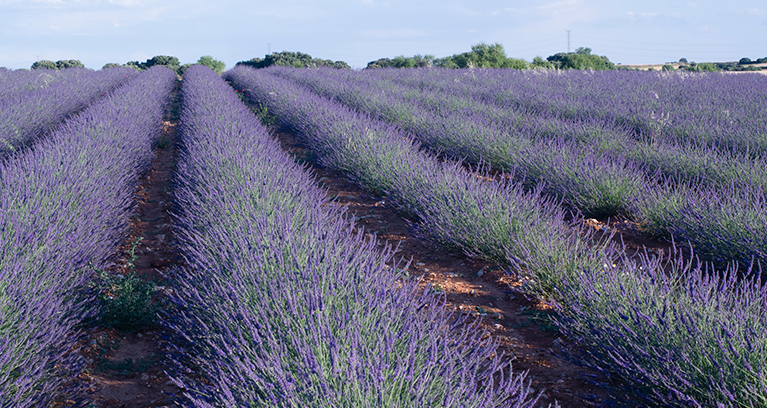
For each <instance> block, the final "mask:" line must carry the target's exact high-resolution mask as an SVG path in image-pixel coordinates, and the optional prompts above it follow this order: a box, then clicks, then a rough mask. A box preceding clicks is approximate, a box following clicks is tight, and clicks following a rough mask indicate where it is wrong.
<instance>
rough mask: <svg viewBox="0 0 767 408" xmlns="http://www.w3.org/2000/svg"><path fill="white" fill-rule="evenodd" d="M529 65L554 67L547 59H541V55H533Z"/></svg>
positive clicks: (546, 67)
mask: <svg viewBox="0 0 767 408" xmlns="http://www.w3.org/2000/svg"><path fill="white" fill-rule="evenodd" d="M530 66H531V67H533V68H545V69H553V68H554V64H552V63H551V62H549V61H546V60H545V59H543V57H540V56H537V55H536V56H535V58H533V62H531V63H530Z"/></svg>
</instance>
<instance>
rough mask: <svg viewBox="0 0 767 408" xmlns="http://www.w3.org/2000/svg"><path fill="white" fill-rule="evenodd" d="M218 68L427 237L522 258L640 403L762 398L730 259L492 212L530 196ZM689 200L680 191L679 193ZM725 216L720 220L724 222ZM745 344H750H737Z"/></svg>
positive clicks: (760, 401) (748, 305)
mask: <svg viewBox="0 0 767 408" xmlns="http://www.w3.org/2000/svg"><path fill="white" fill-rule="evenodd" d="M225 77H226V78H228V79H229V80H231V81H232V82H233V83H234V84H235V86H236V87H237V88H238V89H243V88H244V89H245V90H246V93H247V95H248V98H249V99H250V100H251V101H253V102H259V103H262V104H265V105H266V106H267V107H268V109H269V111H270V112H273V113H275V114H277V116H278V120H280V121H281V123H283V124H284V125H287V126H291V127H292V128H293V130H295V131H296V133H297V134H298V135H299V136H300V137H302V138H303V140H304V141H305V142H306V143H307V145H309V146H310V147H311V148H313V149H314V150H315V151H316V152H318V153H319V157H320V161H321V163H323V164H325V165H328V166H332V167H335V168H339V169H343V170H345V171H347V172H348V173H350V174H352V175H353V177H354V178H355V180H357V181H358V182H360V184H362V185H364V186H368V187H373V188H375V189H377V190H379V191H383V192H384V193H386V194H387V196H388V197H389V198H391V199H393V200H394V201H395V202H396V203H397V204H398V205H400V206H401V208H405V209H407V210H408V211H409V212H410V213H411V214H414V215H415V216H416V217H417V219H418V221H419V223H420V225H421V226H422V228H424V230H427V231H428V233H429V234H431V235H430V236H431V237H432V238H435V239H437V240H439V239H440V238H441V237H448V238H446V239H445V241H447V242H448V243H453V245H463V246H461V248H463V249H464V250H465V251H466V252H467V253H469V254H473V255H481V254H487V253H495V254H498V253H499V252H498V249H497V248H498V246H502V247H503V248H505V249H506V252H505V256H506V260H505V262H506V263H507V264H511V265H514V266H517V267H519V268H523V269H524V270H526V271H527V272H528V273H529V274H530V276H529V277H530V278H531V279H533V280H535V281H536V282H537V283H538V286H537V288H538V290H542V292H543V294H544V295H546V296H548V298H549V299H553V300H555V301H556V302H557V304H558V308H559V311H560V313H561V316H562V317H561V319H560V320H559V323H560V326H561V330H562V331H564V332H567V333H570V334H571V336H572V337H573V338H575V339H577V341H578V342H579V343H580V344H581V345H582V346H583V350H584V353H585V355H581V357H582V358H583V361H584V362H585V363H588V364H590V365H592V366H594V367H596V368H597V369H600V370H602V371H603V372H606V373H610V375H616V376H619V377H620V378H621V379H622V380H624V381H629V383H630V384H631V388H632V389H633V390H634V391H635V392H636V393H637V395H638V396H639V397H640V398H642V399H644V400H645V401H646V402H647V403H650V404H657V405H663V406H701V407H702V406H724V407H729V406H733V407H734V406H764V405H765V404H764V402H765V395H767V391H766V390H765V388H764V387H765V386H764V384H765V381H764V375H763V373H762V371H763V370H762V368H761V367H762V366H763V362H762V361H761V356H762V355H763V354H764V353H763V352H761V351H760V350H761V348H763V347H764V345H763V344H765V341H764V339H763V338H764V335H763V334H762V332H763V331H762V330H761V329H757V330H753V331H752V330H751V329H750V327H757V328H759V327H761V326H763V325H764V323H765V319H764V311H763V310H764V306H765V305H764V299H765V298H766V297H765V294H764V289H763V285H762V283H761V282H760V281H758V280H757V279H758V278H755V277H753V276H755V275H749V276H748V277H747V278H746V279H745V280H742V279H737V278H736V275H737V273H736V272H735V268H734V267H731V268H730V269H729V270H725V271H713V270H710V272H709V271H708V270H706V269H705V268H703V267H701V266H698V267H695V266H694V263H693V262H692V261H686V262H685V261H682V260H681V258H678V259H676V264H675V265H676V267H675V269H673V270H671V271H668V272H667V271H664V269H663V267H664V265H665V264H664V263H663V262H661V260H659V259H656V258H652V259H651V258H649V257H647V256H646V255H645V258H644V259H643V260H642V261H641V262H640V263H637V262H636V261H633V260H632V258H631V257H630V256H629V255H628V254H625V253H623V252H622V251H620V250H619V249H615V248H604V247H596V248H591V247H590V242H589V240H588V239H584V238H581V237H579V236H578V235H577V234H575V235H566V234H564V233H563V232H561V231H562V230H557V229H546V228H552V227H551V226H552V225H555V226H556V225H564V224H563V223H560V224H557V222H556V220H557V214H561V212H557V211H551V212H550V213H547V214H546V215H545V216H543V215H542V216H540V217H539V218H536V220H537V221H538V223H537V224H536V223H535V222H531V221H528V222H530V223H529V224H525V223H524V221H525V220H530V218H527V219H525V218H521V217H520V218H507V217H503V216H500V217H499V216H495V218H494V214H498V213H503V211H498V209H499V208H500V207H499V206H498V204H497V203H499V202H505V203H506V205H507V206H506V207H505V210H504V211H510V210H509V209H510V208H513V209H514V211H520V209H527V208H529V207H525V206H524V205H522V204H520V203H522V202H524V200H521V199H519V198H513V199H512V198H505V200H498V201H496V200H495V199H494V198H495V197H511V195H510V194H509V193H508V190H506V189H508V186H500V185H499V188H498V189H497V190H494V189H493V188H492V187H489V186H493V184H492V183H485V184H480V185H479V186H475V185H473V184H472V183H471V181H466V180H464V181H463V183H464V184H460V183H455V184H451V183H450V180H451V177H447V176H445V174H452V175H456V174H457V175H461V174H465V173H464V172H463V171H462V170H461V169H460V168H459V166H458V165H456V164H454V163H452V164H451V163H444V164H442V165H440V166H437V168H439V169H441V170H440V171H439V172H438V171H431V170H427V169H429V168H428V167H426V166H423V165H421V164H420V163H421V162H418V161H416V160H414V159H413V157H425V159H422V162H426V158H429V156H428V155H424V153H423V152H420V151H419V150H417V146H418V145H417V144H413V143H411V142H407V138H406V136H405V135H403V134H401V133H399V135H398V131H397V129H396V128H391V127H387V126H386V125H382V124H379V123H376V122H375V121H372V120H370V119H369V118H367V117H365V116H363V115H360V114H359V113H354V112H350V111H348V110H347V109H344V108H343V107H341V106H339V105H336V104H333V103H331V102H330V101H328V100H325V99H322V98H319V97H317V96H316V95H312V94H311V93H309V92H307V91H306V90H305V89H302V88H300V87H299V86H296V85H295V84H291V83H290V82H286V81H284V80H280V79H277V78H274V77H273V76H271V75H270V73H269V70H267V71H265V72H264V71H263V70H262V71H261V72H255V71H253V70H249V69H246V68H236V69H234V70H232V71H230V72H228V73H227V74H225ZM387 135H398V137H396V138H394V137H387ZM398 143H399V144H398ZM384 146H385V147H384ZM401 146H406V147H404V148H403V147H401ZM407 146H413V147H407ZM377 149H380V153H379V152H378V150H377ZM408 149H413V150H408ZM431 160H433V159H431ZM451 166H453V167H451ZM451 169H454V170H453V171H454V173H450V171H451ZM376 173H379V174H378V175H377V174H376ZM454 177H456V176H454ZM456 178H458V177H456ZM443 180H444V181H443ZM443 183H444V184H443ZM426 185H428V189H427V188H426V187H423V186H426ZM403 186H406V187H403ZM669 188H670V187H669ZM448 190H449V191H453V194H452V195H451V196H442V195H440V194H444V193H443V191H448ZM657 191H660V190H657ZM667 191H669V190H667ZM406 192H407V193H409V194H406ZM435 192H436V193H435ZM496 194H497V195H496ZM752 195H753V194H752ZM690 196H693V197H697V196H694V195H692V194H690ZM417 197H424V200H423V201H420V200H419V198H417ZM740 199H743V200H745V199H748V200H751V201H754V200H753V198H746V197H740ZM688 201H689V198H688V197H685V196H684V195H683V194H682V198H681V199H680V202H681V203H682V204H684V203H687V202H688ZM735 202H736V201H732V202H730V203H729V205H730V206H733V204H734V203H735ZM511 204H513V206H512V205H511ZM650 204H652V203H650ZM715 206H716V208H725V207H726V205H722V204H721V203H719V204H716V203H715ZM537 208H543V209H546V208H552V207H549V206H546V205H544V204H541V205H540V206H539V207H537ZM496 211H497V212H496ZM539 211H540V210H539ZM709 211H710V210H709ZM512 212H513V211H512ZM701 212H702V211H701ZM522 213H524V211H523V212H522ZM515 214H517V213H515ZM699 215H700V214H699ZM488 220H492V221H488ZM552 220H553V221H552ZM730 221H731V220H729V219H725V220H723V225H724V224H726V223H727V222H730ZM492 227H498V228H499V229H498V230H492ZM561 228H562V229H564V227H561ZM500 230H503V231H504V232H503V234H505V235H506V236H509V237H511V239H510V242H511V243H510V244H501V243H500V242H501V241H500V240H495V241H494V240H492V239H487V238H485V237H494V236H497V234H498V232H497V231H500ZM538 231H549V232H550V235H549V236H546V235H544V234H543V233H539V232H538ZM522 232H525V233H527V234H525V233H522ZM454 237H460V239H462V240H463V241H459V238H454ZM475 237H481V238H476V239H477V240H478V241H479V240H481V241H482V243H478V242H476V241H472V239H475ZM507 242H509V241H507ZM491 247H494V248H495V249H494V248H491ZM473 250H476V252H474V251H473ZM494 251H495V252H494ZM484 256H487V255H484ZM496 256H497V255H496ZM491 259H492V258H491ZM501 262H504V261H501ZM531 286H532V287H536V286H535V285H531ZM539 293H540V292H539ZM720 329H721V330H720ZM725 329H726V330H725ZM760 347H761V348H760ZM747 351H753V352H755V353H758V355H757V356H750V355H747Z"/></svg>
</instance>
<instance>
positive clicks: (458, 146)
mask: <svg viewBox="0 0 767 408" xmlns="http://www.w3.org/2000/svg"><path fill="white" fill-rule="evenodd" d="M272 72H275V73H276V74H278V75H281V76H284V77H287V78H291V79H294V80H296V81H298V82H299V83H301V84H304V85H307V86H308V87H309V88H310V89H312V90H313V91H315V92H318V93H319V94H320V95H323V96H326V97H328V98H331V99H335V100H338V101H339V102H341V103H344V104H346V105H348V106H350V107H351V108H353V109H356V110H359V111H361V112H364V113H367V114H370V115H372V116H374V117H377V118H379V119H382V120H388V121H391V122H393V123H395V124H397V125H398V126H400V127H402V128H403V129H404V130H406V131H408V132H410V133H412V134H413V135H414V136H415V137H416V138H418V140H419V141H421V142H423V143H424V144H425V146H427V147H429V148H430V150H431V151H433V152H439V153H443V154H445V155H447V156H448V157H451V158H453V159H465V160H467V161H468V162H470V163H474V164H477V163H482V162H487V163H488V164H489V165H490V166H492V168H494V169H496V170H500V171H507V172H508V171H511V172H513V171H516V172H517V174H519V175H522V176H523V181H524V182H525V183H526V184H527V185H528V186H529V187H534V186H536V185H542V186H544V192H545V193H547V194H551V195H554V196H555V197H557V198H562V199H564V201H565V202H566V203H567V204H568V205H569V206H570V207H571V208H573V209H577V210H579V211H582V212H584V213H586V214H588V215H595V216H602V215H614V214H617V213H626V211H627V210H628V204H629V202H630V200H631V199H632V198H633V197H634V196H635V195H636V194H637V192H638V191H640V189H641V187H642V185H643V183H644V182H645V176H644V173H643V172H642V171H641V170H640V169H639V168H638V167H637V166H634V165H633V164H632V163H630V162H628V161H627V160H626V159H625V158H624V157H621V156H620V155H615V154H613V155H608V154H605V153H606V152H605V150H603V149H607V150H616V149H618V147H617V146H615V144H616V143H619V140H620V138H616V137H611V136H615V134H616V133H618V132H617V131H612V130H606V129H605V127H604V126H600V124H590V123H585V122H582V123H576V124H566V123H564V122H562V121H559V122H558V123H556V124H554V125H544V123H547V122H546V121H545V120H541V119H544V118H541V117H538V116H531V115H525V114H524V113H521V112H515V111H513V110H503V109H498V108H496V107H494V106H492V105H486V104H485V105H481V104H478V103H476V101H473V100H471V99H468V98H461V97H451V96H450V95H445V94H443V95H429V96H424V93H423V92H406V91H405V90H404V89H402V88H401V87H400V88H398V87H396V86H395V87H389V86H386V87H382V86H375V87H371V86H370V84H366V85H367V86H365V85H363V86H355V85H354V82H360V80H359V79H357V77H359V76H360V75H359V74H354V73H352V74H351V75H349V74H346V73H343V74H337V73H329V72H326V71H325V70H319V71H318V72H298V71H295V70H289V69H287V70H286V69H281V70H274V71H272ZM334 77H339V78H334ZM413 101H419V102H421V103H422V104H426V105H432V104H434V105H436V106H437V107H436V108H435V109H437V112H433V111H429V110H427V109H425V108H423V107H421V106H418V104H417V103H414V102H413ZM440 101H441V102H442V103H440ZM446 105H447V106H446ZM546 119H549V118H546ZM551 119H552V120H551V121H552V122H553V121H556V118H551ZM557 125H559V126H558V127H557ZM554 134H556V136H554ZM565 138H566V139H565ZM613 139H614V140H613ZM624 139H625V140H630V139H629V138H628V136H626V137H624ZM595 145H596V148H595V147H594V146H595ZM611 146H612V147H611Z"/></svg>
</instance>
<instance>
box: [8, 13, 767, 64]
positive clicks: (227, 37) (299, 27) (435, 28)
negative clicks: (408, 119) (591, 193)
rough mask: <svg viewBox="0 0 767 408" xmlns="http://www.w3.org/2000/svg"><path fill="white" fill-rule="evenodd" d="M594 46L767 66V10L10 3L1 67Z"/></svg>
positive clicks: (527, 51) (526, 53)
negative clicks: (487, 46) (484, 46)
mask: <svg viewBox="0 0 767 408" xmlns="http://www.w3.org/2000/svg"><path fill="white" fill-rule="evenodd" d="M566 30H571V32H570V44H571V49H572V50H575V48H577V47H581V46H586V47H590V48H591V49H592V50H593V52H594V53H597V54H600V55H607V56H608V57H609V58H610V60H612V61H613V62H616V63H618V62H619V63H623V64H638V63H662V62H667V61H677V60H678V59H679V58H681V57H686V58H687V59H688V60H690V61H697V62H704V61H731V60H737V59H740V58H741V57H744V56H745V57H749V58H752V59H756V58H760V57H767V3H766V2H765V1H764V0H733V1H700V0H696V1H668V0H646V1H621V0H552V1H474V2H470V1H453V0H444V1H417V0H407V1H403V0H330V1H310V0H288V1H270V2H266V1H237V0H221V1H216V2H213V1H203V0H0V36H2V37H0V38H2V39H1V40H0V66H5V67H8V68H28V67H29V66H30V65H31V64H32V63H33V62H34V61H35V60H37V59H38V58H39V59H49V60H58V59H79V60H81V61H82V62H83V63H84V64H85V65H86V66H88V67H90V68H96V69H98V68H101V66H102V65H104V64H105V63H107V62H118V63H125V62H127V61H130V60H139V61H144V60H146V59H147V58H150V57H152V56H154V55H159V54H164V55H174V56H176V57H178V58H179V59H180V60H181V62H182V63H185V62H194V61H196V60H197V59H198V58H199V57H200V56H202V55H211V56H213V57H214V58H217V59H220V60H222V61H224V62H225V63H226V64H227V67H232V66H233V65H234V63H235V62H237V61H240V60H244V59H250V58H252V57H263V56H264V55H265V54H266V53H267V52H268V50H269V49H271V51H283V50H286V51H301V52H305V53H308V54H311V55H312V56H313V57H318V58H323V59H332V60H343V61H346V62H348V63H349V64H350V65H351V66H352V67H357V68H362V67H364V66H365V65H366V64H367V62H368V61H372V60H375V59H378V58H381V57H395V56H397V55H408V56H411V55H413V54H434V55H436V56H437V57H444V56H447V55H452V54H455V53H460V52H464V51H468V50H469V49H470V47H471V45H472V44H477V43H480V42H486V43H495V42H499V43H501V44H503V46H504V48H505V49H506V53H507V55H509V56H511V57H517V58H524V59H526V60H528V61H530V60H531V59H532V58H533V57H535V56H536V55H540V56H542V57H544V58H545V57H547V56H549V55H551V54H554V53H556V52H562V51H566V50H567V32H566Z"/></svg>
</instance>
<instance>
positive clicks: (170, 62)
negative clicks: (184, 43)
mask: <svg viewBox="0 0 767 408" xmlns="http://www.w3.org/2000/svg"><path fill="white" fill-rule="evenodd" d="M155 65H162V66H165V67H168V68H170V69H172V70H173V71H174V72H176V73H178V71H179V68H181V63H180V62H179V61H178V58H176V57H172V56H170V55H155V56H154V57H152V58H150V59H148V60H146V62H145V63H143V64H141V68H143V69H149V68H152V67H153V66H155Z"/></svg>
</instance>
